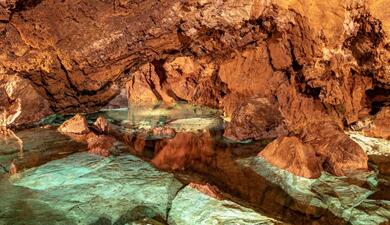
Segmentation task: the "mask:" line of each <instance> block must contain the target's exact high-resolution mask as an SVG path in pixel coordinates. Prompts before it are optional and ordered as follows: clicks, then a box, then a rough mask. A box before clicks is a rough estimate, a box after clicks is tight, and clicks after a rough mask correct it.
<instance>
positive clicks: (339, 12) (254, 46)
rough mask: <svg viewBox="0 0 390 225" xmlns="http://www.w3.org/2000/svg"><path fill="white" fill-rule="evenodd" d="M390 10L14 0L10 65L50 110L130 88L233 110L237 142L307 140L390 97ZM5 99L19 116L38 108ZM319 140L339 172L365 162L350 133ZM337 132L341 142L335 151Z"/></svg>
mask: <svg viewBox="0 0 390 225" xmlns="http://www.w3.org/2000/svg"><path fill="white" fill-rule="evenodd" d="M389 8H390V5H389V2H388V1H385V0H381V1H374V0H347V1H338V0H330V1H326V2H324V1H320V0H308V1H298V0H184V1H183V0H161V1H155V0H145V1H98V0H69V1H48V0H39V1H26V0H12V1H8V0H7V1H4V0H3V1H0V71H1V72H0V73H1V74H2V75H1V76H3V77H6V79H10V77H12V76H18V77H20V78H21V79H24V80H28V81H29V83H30V85H31V87H30V88H29V89H31V90H34V93H35V92H36V93H35V94H34V95H35V96H42V98H43V99H42V100H40V102H41V103H42V105H47V104H48V105H49V106H45V107H43V108H44V109H47V111H43V112H48V111H49V110H52V111H53V112H55V113H68V112H91V111H95V110H97V109H99V108H101V107H103V106H105V105H107V103H109V102H110V101H111V100H112V99H113V98H114V97H115V96H117V95H119V94H120V93H122V94H123V93H124V91H123V90H124V88H126V89H127V92H128V96H129V99H130V102H132V103H140V104H155V103H157V102H160V101H163V102H168V103H174V102H177V101H187V102H190V103H194V104H199V105H207V106H211V107H214V108H219V109H222V110H224V111H225V114H226V116H227V117H228V118H230V123H229V124H227V129H226V133H225V134H226V136H227V137H229V138H232V139H235V140H244V139H257V140H258V139H263V138H277V137H281V136H285V135H289V136H297V137H299V139H301V140H302V141H303V142H306V140H304V139H305V138H307V137H301V135H302V134H307V133H308V131H307V129H308V128H306V127H307V126H312V124H317V126H319V127H318V128H316V129H319V130H320V131H321V130H324V131H323V133H326V135H327V134H330V133H332V132H335V133H337V134H340V135H341V133H342V129H343V128H345V127H349V126H350V125H352V124H355V123H357V122H359V120H361V119H363V118H366V117H367V116H370V115H375V114H376V113H378V112H379V111H381V109H382V108H383V107H384V106H388V104H389V102H390V97H389V96H390V94H389V93H390V60H389V58H390V57H389V56H390V42H389V33H390V17H389V16H388V15H389V14H390V13H387V12H388V9H389ZM15 74H16V75H15ZM5 92H6V91H4V90H2V89H1V88H0V95H2V96H3V95H5ZM7 93H8V92H7ZM24 98H27V97H25V96H22V97H21V98H19V99H21V100H20V101H22V102H23V101H26V100H23V99H24ZM37 98H38V97H37ZM3 99H4V98H2V99H1V100H0V102H1V105H0V106H2V107H1V108H7V110H8V111H12V110H13V111H12V112H13V113H11V114H12V115H16V114H15V112H21V113H22V114H24V115H31V113H28V111H27V112H26V108H23V104H22V102H21V105H22V106H21V110H20V109H19V110H14V108H15V107H16V108H18V107H19V106H18V104H19V103H18V101H16V102H13V104H14V105H15V104H16V106H9V105H8V104H9V103H7V102H9V101H4V100H3ZM27 99H30V98H27ZM35 99H36V98H35ZM39 99H40V98H39ZM46 101H47V102H48V103H47V104H46V103H45V102H46ZM27 102H28V100H27ZM19 108H20V107H19ZM28 108H30V107H28ZM39 108H42V107H39ZM29 110H30V109H29ZM44 114H45V113H41V111H40V113H38V114H34V117H33V118H31V117H28V116H27V117H25V119H23V120H22V119H21V120H22V121H23V122H20V123H28V122H32V120H36V119H38V118H41V117H43V116H44ZM379 117H380V115H378V118H379ZM20 118H22V117H20ZM7 120H13V117H12V116H11V117H10V118H9V119H7ZM7 123H9V122H7ZM18 124H19V123H15V125H18ZM323 124H325V125H323ZM329 124H331V125H329ZM322 126H324V127H322ZM386 126H387V125H386ZM385 128H386V129H387V127H385ZM316 129H315V130H316ZM332 129H333V131H332ZM382 130H383V129H382ZM316 138H318V143H317V142H316V143H310V144H311V145H313V146H318V147H319V148H320V150H319V151H320V152H318V153H319V154H321V155H322V156H324V157H325V159H326V160H325V161H326V162H330V161H332V162H333V161H335V160H336V161H337V160H338V159H341V161H342V163H341V164H342V165H341V164H338V165H339V167H337V166H336V167H332V166H331V167H329V171H331V172H332V173H335V174H342V173H343V172H342V171H343V170H344V169H345V168H346V167H348V166H349V165H352V168H355V169H356V168H365V167H366V162H363V161H362V160H364V159H365V158H366V157H364V156H363V155H361V154H360V153H359V152H361V149H359V146H355V145H353V144H352V142H350V140H349V139H348V137H347V136H344V135H341V136H340V138H337V139H336V140H334V139H333V136H331V135H329V136H325V137H321V136H318V137H316ZM328 141H329V142H331V144H330V145H329V146H333V147H334V149H337V150H336V151H341V153H336V154H335V155H336V156H337V157H335V158H334V157H333V156H330V155H328V152H329V147H326V146H325V145H324V144H322V143H326V142H328ZM309 142H312V140H309ZM348 144H351V146H352V147H348V146H349V145H348ZM350 154H352V155H354V154H356V156H353V157H347V156H346V155H350ZM355 157H357V159H358V160H357V162H353V160H355Z"/></svg>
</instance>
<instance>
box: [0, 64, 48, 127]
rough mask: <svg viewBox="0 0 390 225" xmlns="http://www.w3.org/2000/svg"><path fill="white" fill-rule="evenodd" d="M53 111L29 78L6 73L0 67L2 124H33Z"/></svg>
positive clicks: (0, 120) (0, 121)
mask: <svg viewBox="0 0 390 225" xmlns="http://www.w3.org/2000/svg"><path fill="white" fill-rule="evenodd" d="M51 113H52V110H51V109H50V105H49V102H48V101H47V100H46V99H45V98H44V97H42V96H41V95H40V94H39V93H38V92H37V91H36V90H35V88H34V87H33V85H32V84H31V82H30V81H29V80H27V79H24V78H22V77H20V76H18V75H4V74H2V73H1V69H0V126H5V127H7V126H21V125H27V124H31V123H32V122H37V121H38V120H40V119H41V118H43V117H45V116H47V115H49V114H51Z"/></svg>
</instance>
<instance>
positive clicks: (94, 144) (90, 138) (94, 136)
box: [58, 114, 116, 157]
mask: <svg viewBox="0 0 390 225" xmlns="http://www.w3.org/2000/svg"><path fill="white" fill-rule="evenodd" d="M93 128H94V130H91V129H90V128H89V127H88V123H87V120H86V119H85V117H84V116H83V115H80V114H76V115H75V116H74V117H72V118H70V119H69V120H67V121H65V122H64V123H63V124H62V125H61V126H60V127H59V128H58V131H59V132H60V133H62V134H64V135H67V136H69V137H70V138H71V139H73V140H75V141H78V142H81V143H85V144H87V146H88V152H89V153H92V154H96V155H100V156H104V157H107V156H110V155H111V152H113V151H114V150H113V149H112V148H114V143H115V142H116V140H115V138H113V137H111V136H109V135H107V133H109V130H110V127H109V124H108V122H107V120H106V119H105V118H104V117H102V116H99V117H98V118H97V120H96V121H95V123H94V126H93Z"/></svg>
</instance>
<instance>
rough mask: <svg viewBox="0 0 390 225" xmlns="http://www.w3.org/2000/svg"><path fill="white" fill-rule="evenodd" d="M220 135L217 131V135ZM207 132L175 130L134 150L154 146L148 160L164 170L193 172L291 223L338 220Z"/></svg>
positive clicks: (141, 151)
mask: <svg viewBox="0 0 390 225" xmlns="http://www.w3.org/2000/svg"><path fill="white" fill-rule="evenodd" d="M219 137H220V135H219ZM218 139H219V138H218V137H215V136H214V135H213V134H211V133H210V132H209V133H178V134H177V135H176V136H175V137H174V138H173V139H167V140H160V141H157V142H155V143H151V141H145V142H144V145H143V146H144V149H143V150H140V147H139V146H138V149H137V153H138V154H145V155H148V153H147V152H148V150H147V149H150V148H153V146H154V155H153V156H152V157H151V158H152V159H151V162H152V164H153V165H154V166H156V167H157V168H159V169H164V170H174V171H186V172H195V173H196V174H200V175H203V176H204V177H205V178H206V180H208V182H210V183H211V184H215V185H217V186H218V187H220V188H221V190H222V191H225V192H227V193H230V194H232V195H233V196H235V197H239V198H240V199H243V200H245V201H247V202H249V203H250V204H251V205H252V206H253V207H256V208H257V209H259V210H261V211H264V212H265V213H267V214H270V215H272V216H274V217H277V218H281V219H284V220H286V221H288V222H291V223H294V224H305V223H308V222H310V221H312V220H313V218H314V217H316V218H321V220H322V221H323V222H329V223H334V222H340V221H341V220H339V219H337V218H336V217H335V216H333V215H332V214H331V213H329V212H328V211H326V210H325V209H321V208H316V207H315V206H308V205H303V204H300V203H299V202H298V201H296V200H295V199H293V198H291V197H290V196H289V195H288V194H287V193H286V192H285V191H283V190H282V189H281V188H280V187H279V186H277V185H274V184H271V183H270V182H268V181H267V180H266V179H265V178H264V177H262V176H260V175H259V174H257V173H256V172H255V171H254V170H252V169H251V168H248V167H244V166H241V165H240V164H238V163H237V162H236V161H235V160H233V155H232V151H231V149H230V148H228V147H226V146H223V144H219V143H220V142H219V141H218Z"/></svg>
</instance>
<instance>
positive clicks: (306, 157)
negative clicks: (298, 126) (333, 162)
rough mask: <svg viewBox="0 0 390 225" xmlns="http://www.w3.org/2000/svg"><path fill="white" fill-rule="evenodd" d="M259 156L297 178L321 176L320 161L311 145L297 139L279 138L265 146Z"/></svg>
mask: <svg viewBox="0 0 390 225" xmlns="http://www.w3.org/2000/svg"><path fill="white" fill-rule="evenodd" d="M259 156H261V157H262V158H264V159H265V160H267V161H268V162H270V163H271V164H272V165H274V166H276V167H278V168H281V169H285V170H287V171H289V172H291V173H293V174H295V175H297V176H302V177H306V178H318V177H319V176H321V171H322V167H321V159H320V158H319V157H318V156H317V155H316V153H315V150H314V149H313V147H312V146H311V145H307V144H305V143H303V142H302V141H301V140H300V139H299V138H297V137H281V138H278V139H276V140H275V141H273V142H272V143H270V144H269V145H267V147H266V148H265V149H264V150H262V151H261V152H260V153H259Z"/></svg>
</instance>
